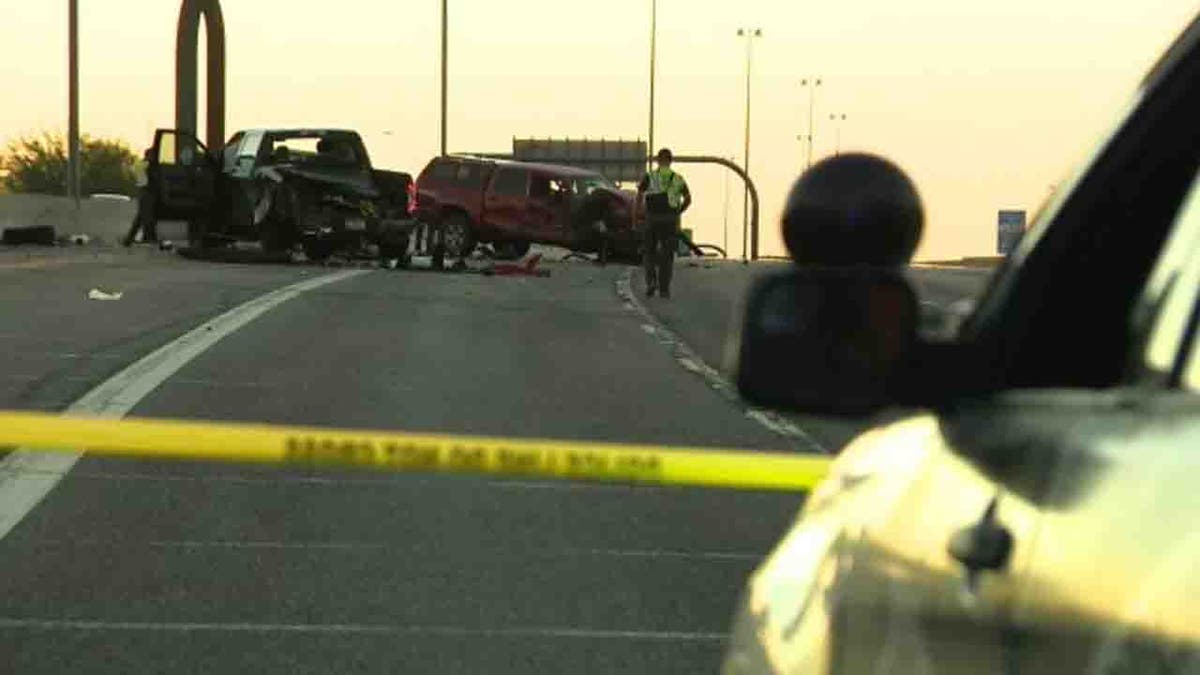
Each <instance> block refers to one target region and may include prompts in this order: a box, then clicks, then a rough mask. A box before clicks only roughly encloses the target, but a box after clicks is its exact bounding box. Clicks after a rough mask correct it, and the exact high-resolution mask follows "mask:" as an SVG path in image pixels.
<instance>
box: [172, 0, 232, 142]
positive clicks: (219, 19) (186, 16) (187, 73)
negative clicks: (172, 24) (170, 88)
mask: <svg viewBox="0 0 1200 675" xmlns="http://www.w3.org/2000/svg"><path fill="white" fill-rule="evenodd" d="M201 19H203V20H204V28H205V34H206V35H207V37H208V44H207V45H206V47H207V50H206V51H207V57H208V82H207V83H206V87H207V89H206V93H207V97H206V98H207V103H206V108H207V109H206V113H207V114H206V116H205V120H206V124H205V126H206V127H207V128H206V129H205V134H204V142H205V144H206V145H208V147H210V148H215V147H218V146H220V145H221V144H223V143H224V142H225V18H224V16H223V15H222V14H221V0H183V3H182V5H181V6H180V8H179V26H178V28H177V31H176V37H175V128H177V129H181V130H184V131H187V132H188V133H191V134H192V135H195V136H199V134H197V133H196V132H197V129H196V112H197V108H198V107H199V103H198V101H197V98H198V95H199V82H198V79H199V75H198V74H197V72H196V71H197V65H198V62H199V51H200V20H201Z"/></svg>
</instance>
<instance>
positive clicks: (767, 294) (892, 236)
mask: <svg viewBox="0 0 1200 675" xmlns="http://www.w3.org/2000/svg"><path fill="white" fill-rule="evenodd" d="M923 225H924V215H923V211H922V207H921V201H920V197H919V196H918V195H917V192H916V189H915V188H914V187H913V185H912V183H911V181H909V179H908V177H907V176H905V174H904V172H903V171H901V170H900V169H899V168H898V167H896V166H895V165H894V164H892V163H890V162H888V161H887V160H884V159H881V158H879V157H875V156H872V155H863V154H851V155H841V156H838V157H834V158H830V159H827V160H825V161H823V162H821V163H819V164H817V165H816V166H814V167H813V168H812V169H810V170H809V171H807V172H806V173H805V174H804V175H803V176H801V177H800V179H799V180H797V181H796V184H795V185H794V186H793V188H792V190H791V192H790V193H789V195H788V200H787V204H786V206H785V209H784V216H783V238H784V241H785V243H786V244H787V247H788V250H789V252H790V253H791V256H792V260H793V261H794V262H795V263H796V264H795V266H794V267H793V268H792V269H791V270H788V271H786V272H783V273H778V274H775V275H772V276H769V277H766V278H764V279H763V280H761V281H760V282H759V283H758V284H757V285H755V287H754V288H753V289H752V290H751V293H750V297H749V299H748V302H747V303H746V311H745V317H744V324H743V330H742V341H741V345H740V347H739V364H738V375H737V381H738V389H739V391H740V392H741V394H742V396H743V398H745V399H746V400H747V401H749V402H751V403H754V404H757V405H762V406H767V407H773V408H784V409H789V410H796V411H801V412H812V413H826V414H828V413H833V414H867V413H870V412H873V411H875V410H877V409H879V408H881V407H884V406H886V405H888V404H890V403H893V402H896V401H898V400H899V399H900V398H901V396H902V390H903V389H904V388H905V386H906V385H907V384H908V383H906V382H905V381H904V380H905V379H906V377H905V376H906V374H908V373H911V368H910V366H911V359H912V357H913V355H914V353H915V352H916V351H917V347H918V344H917V342H918V341H917V335H918V325H919V323H920V321H921V314H920V311H919V306H918V304H917V299H916V294H915V293H914V292H913V290H912V287H911V286H910V284H909V283H908V281H907V279H906V278H905V276H904V268H905V267H906V266H907V264H908V261H909V260H910V259H911V258H912V255H913V253H914V252H915V251H916V247H917V243H918V242H919V241H920V237H921V231H922V228H923Z"/></svg>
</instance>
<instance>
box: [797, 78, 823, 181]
mask: <svg viewBox="0 0 1200 675" xmlns="http://www.w3.org/2000/svg"><path fill="white" fill-rule="evenodd" d="M800 86H801V87H808V161H807V164H808V166H809V167H812V157H813V135H814V134H813V109H814V108H815V105H816V104H815V101H816V98H817V87H819V86H821V78H820V77H812V78H808V79H804V80H800Z"/></svg>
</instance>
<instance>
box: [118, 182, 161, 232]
mask: <svg viewBox="0 0 1200 675" xmlns="http://www.w3.org/2000/svg"><path fill="white" fill-rule="evenodd" d="M139 231H140V232H141V233H142V241H158V220H157V219H156V218H155V217H154V192H153V190H152V188H151V187H150V186H149V185H144V186H142V187H140V188H138V200H137V214H136V215H134V216H133V222H132V223H131V224H130V226H129V233H128V234H126V235H125V239H124V241H122V242H121V243H123V244H125V245H126V246H130V245H131V244H133V242H134V241H136V240H137V235H138V232H139Z"/></svg>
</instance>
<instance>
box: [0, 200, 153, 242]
mask: <svg viewBox="0 0 1200 675" xmlns="http://www.w3.org/2000/svg"><path fill="white" fill-rule="evenodd" d="M136 213H137V202H135V201H132V200H130V201H125V200H121V199H110V198H96V197H89V198H87V199H84V200H82V201H80V208H79V210H78V211H76V209H75V203H74V202H73V201H72V200H70V199H68V198H66V197H56V196H53V195H33V194H15V195H0V230H3V229H6V228H10V227H34V226H46V225H49V226H51V227H53V228H54V229H55V231H56V232H57V233H58V236H60V237H62V236H69V235H73V234H86V235H88V236H89V237H91V238H92V239H93V240H99V241H102V242H104V243H108V244H115V243H117V242H119V241H120V240H121V237H124V236H125V233H126V232H128V231H129V224H130V223H131V222H133V216H134V214H136Z"/></svg>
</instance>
